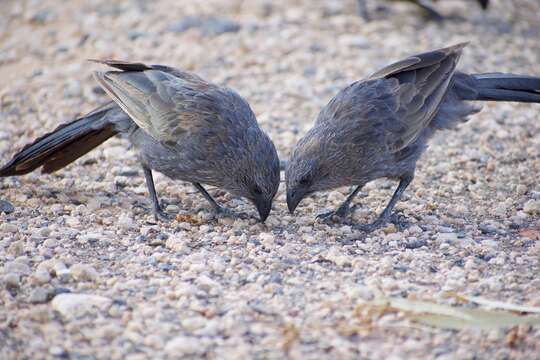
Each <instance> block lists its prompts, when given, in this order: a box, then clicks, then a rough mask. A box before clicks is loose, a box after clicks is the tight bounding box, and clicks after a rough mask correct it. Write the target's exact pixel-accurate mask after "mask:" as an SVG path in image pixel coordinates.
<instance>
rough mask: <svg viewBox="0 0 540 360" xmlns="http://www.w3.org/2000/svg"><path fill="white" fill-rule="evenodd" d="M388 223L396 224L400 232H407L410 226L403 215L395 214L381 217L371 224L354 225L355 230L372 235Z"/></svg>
mask: <svg viewBox="0 0 540 360" xmlns="http://www.w3.org/2000/svg"><path fill="white" fill-rule="evenodd" d="M387 222H390V223H392V224H394V225H395V226H396V227H397V229H398V230H399V231H403V230H405V229H406V228H408V227H409V225H410V223H409V221H408V220H407V218H406V217H405V216H404V215H403V214H401V213H399V212H395V213H393V214H391V215H390V216H387V217H380V218H378V219H377V220H375V221H374V222H372V223H371V224H356V225H354V228H355V229H357V230H360V231H363V232H366V233H370V232H372V231H374V230H377V229H378V228H380V227H381V226H383V225H384V224H386V223H387Z"/></svg>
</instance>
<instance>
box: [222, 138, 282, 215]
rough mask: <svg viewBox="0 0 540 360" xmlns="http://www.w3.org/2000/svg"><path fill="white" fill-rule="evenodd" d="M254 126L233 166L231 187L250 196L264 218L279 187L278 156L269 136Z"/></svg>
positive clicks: (249, 198)
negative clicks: (246, 144) (246, 143)
mask: <svg viewBox="0 0 540 360" xmlns="http://www.w3.org/2000/svg"><path fill="white" fill-rule="evenodd" d="M256 130H257V131H253V133H252V134H251V135H252V138H251V139H250V140H249V141H248V146H246V147H245V148H244V149H245V151H243V152H242V153H241V154H239V156H238V158H237V159H236V161H235V164H234V165H233V166H232V167H233V168H234V176H232V178H233V179H234V184H232V189H231V190H232V192H233V193H235V194H237V195H239V196H242V197H244V198H246V199H248V200H250V201H251V202H252V203H253V205H255V207H256V208H257V211H258V213H259V217H260V219H261V221H262V222H264V221H265V220H266V218H267V217H268V215H269V214H270V210H271V209H272V201H273V199H274V196H275V195H276V193H277V191H278V188H279V182H280V173H279V172H280V170H279V157H278V155H277V152H276V148H275V147H274V144H273V143H272V141H271V140H270V138H268V136H267V135H266V134H265V133H264V132H262V131H261V130H260V129H256Z"/></svg>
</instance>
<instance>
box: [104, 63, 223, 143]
mask: <svg viewBox="0 0 540 360" xmlns="http://www.w3.org/2000/svg"><path fill="white" fill-rule="evenodd" d="M98 62H100V63H104V64H107V65H109V66H112V67H115V68H117V69H119V70H120V71H108V72H96V73H95V77H96V80H97V81H98V83H99V84H100V85H101V86H102V87H103V89H104V90H105V92H106V93H107V94H108V95H109V96H110V97H111V98H112V99H113V100H114V101H115V102H116V103H117V104H118V105H119V106H120V107H121V108H122V110H124V111H125V112H126V113H127V114H128V115H129V116H130V117H131V118H132V119H133V121H134V122H135V123H136V124H137V125H138V126H139V127H140V128H141V129H143V130H144V131H145V132H146V133H148V134H149V135H150V136H152V137H153V138H154V139H156V140H158V141H160V142H161V143H163V144H165V145H170V146H173V145H174V144H176V142H177V141H178V139H179V137H181V136H182V134H186V133H188V132H189V130H190V128H193V127H197V126H198V127H202V126H208V123H207V121H209V120H210V119H213V118H215V117H216V116H219V114H217V113H216V111H215V106H213V103H214V101H213V100H214V99H213V98H212V96H211V95H210V94H211V92H212V91H214V90H216V89H218V88H217V86H215V85H212V84H210V83H208V82H206V81H204V80H203V79H201V78H200V77H198V76H197V75H194V74H191V73H187V72H183V71H180V70H177V69H174V68H169V67H166V66H161V65H145V64H142V63H131V62H123V61H116V60H106V61H102V60H100V61H98ZM205 122H206V123H205Z"/></svg>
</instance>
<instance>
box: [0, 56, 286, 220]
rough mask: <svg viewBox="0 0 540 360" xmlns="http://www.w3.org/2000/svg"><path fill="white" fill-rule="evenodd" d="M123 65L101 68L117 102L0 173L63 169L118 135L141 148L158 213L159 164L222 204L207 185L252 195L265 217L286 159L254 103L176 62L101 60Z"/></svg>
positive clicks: (100, 76) (49, 137)
mask: <svg viewBox="0 0 540 360" xmlns="http://www.w3.org/2000/svg"><path fill="white" fill-rule="evenodd" d="M98 62H102V63H104V64H106V65H109V66H112V67H115V68H117V69H118V70H119V71H109V72H105V73H101V72H97V73H95V77H96V80H97V81H98V82H99V83H100V85H101V86H102V87H103V88H104V90H105V91H106V92H107V93H108V94H109V95H110V96H111V98H112V99H113V100H114V101H113V102H110V103H108V104H106V105H104V106H103V107H101V108H99V109H96V110H95V111H93V112H91V113H90V114H88V115H86V116H84V117H82V118H80V119H76V120H74V121H73V122H71V123H69V124H64V125H61V126H60V127H58V128H57V129H56V130H54V131H53V132H51V133H49V134H46V135H45V136H43V137H41V138H39V139H37V140H36V141H34V142H33V143H32V144H30V145H27V146H26V147H25V148H24V149H23V150H21V151H20V152H19V153H18V154H16V155H15V156H14V158H13V159H12V160H11V161H10V162H9V163H8V164H6V165H5V166H4V167H3V168H1V169H0V176H13V175H22V174H25V173H28V172H30V171H32V170H34V169H36V168H38V167H40V166H43V171H44V172H46V173H49V172H53V171H56V170H58V169H60V168H62V167H64V166H65V165H67V164H69V163H71V162H72V161H74V160H76V159H77V158H79V157H80V156H82V155H83V154H85V153H86V152H88V151H90V150H91V149H93V148H94V147H96V146H98V145H99V144H101V143H102V142H103V141H105V140H107V139H108V138H109V137H111V136H114V135H116V134H120V135H123V136H125V137H127V138H128V139H129V140H130V141H131V143H132V144H133V145H134V146H135V147H136V149H137V150H138V156H139V160H140V162H141V165H142V167H143V170H144V174H145V178H146V181H147V185H148V189H149V192H150V195H151V198H152V202H153V205H154V210H155V214H156V217H160V218H163V219H166V218H168V216H167V215H166V214H165V213H164V212H163V210H162V209H161V207H160V205H159V202H158V200H157V195H156V194H155V189H154V183H153V179H152V170H155V171H159V172H161V173H163V174H165V175H166V176H168V177H170V178H172V179H178V180H183V181H187V182H191V183H193V184H194V186H195V187H196V188H197V190H199V191H200V192H201V193H202V194H203V195H204V197H205V198H206V199H207V200H208V201H209V202H210V203H211V204H212V206H213V207H214V209H215V210H217V211H224V209H222V208H221V206H220V205H218V204H217V203H216V202H215V201H214V200H213V199H212V198H211V196H210V195H209V194H208V193H207V192H206V190H205V189H204V188H203V187H202V185H201V184H207V185H212V186H216V187H219V188H223V189H225V190H227V191H229V192H231V193H232V194H234V195H237V196H242V197H245V198H247V199H249V200H250V201H252V202H253V203H254V204H255V206H256V207H257V209H258V211H259V215H260V217H261V219H262V220H263V221H264V220H265V219H266V217H267V216H268V214H269V212H270V209H271V205H272V200H273V197H274V195H275V194H276V192H277V189H278V186H279V166H280V165H279V159H278V156H277V153H276V150H275V148H274V145H273V143H272V141H271V140H270V139H269V138H268V136H267V135H266V134H265V133H264V132H263V131H262V130H261V129H260V128H259V126H258V124H257V120H256V119H255V115H254V114H253V112H252V110H251V108H250V107H249V104H248V103H247V102H246V101H245V100H244V99H243V98H242V97H240V96H239V95H238V94H237V93H236V92H234V91H233V90H231V89H229V88H226V87H220V86H217V85H214V84H211V83H208V82H206V81H205V80H203V79H202V78H200V77H198V76H197V75H195V74H192V73H188V72H183V71H180V70H177V69H174V68H170V67H166V66H161V65H152V66H148V65H145V64H141V63H129V62H122V61H98Z"/></svg>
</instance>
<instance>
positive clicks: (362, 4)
mask: <svg viewBox="0 0 540 360" xmlns="http://www.w3.org/2000/svg"><path fill="white" fill-rule="evenodd" d="M356 2H357V4H358V5H357V9H358V10H357V11H358V16H360V17H361V18H362V19H364V21H370V20H371V17H370V16H369V11H368V9H367V5H366V0H356Z"/></svg>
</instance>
